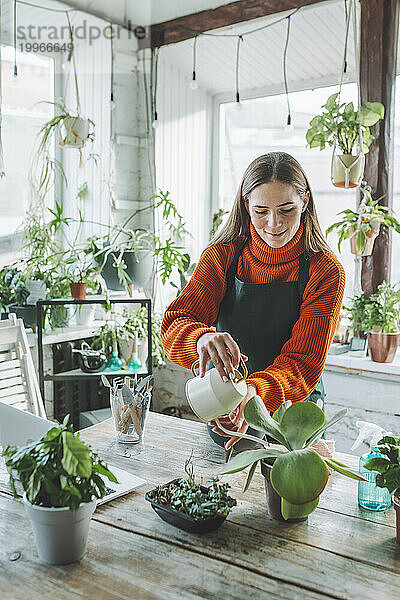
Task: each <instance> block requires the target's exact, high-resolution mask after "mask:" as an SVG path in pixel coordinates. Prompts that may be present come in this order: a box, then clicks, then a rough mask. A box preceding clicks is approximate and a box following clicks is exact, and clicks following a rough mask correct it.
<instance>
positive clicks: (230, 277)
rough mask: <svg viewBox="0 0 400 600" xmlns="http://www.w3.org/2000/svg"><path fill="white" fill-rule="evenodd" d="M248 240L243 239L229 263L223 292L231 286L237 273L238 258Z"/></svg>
mask: <svg viewBox="0 0 400 600" xmlns="http://www.w3.org/2000/svg"><path fill="white" fill-rule="evenodd" d="M248 241H249V239H248V238H247V237H246V238H245V239H244V240H243V242H242V243H241V244H240V246H239V247H238V249H237V250H236V253H235V256H234V257H233V260H232V262H231V264H230V265H229V267H228V269H227V271H226V292H225V294H226V293H227V292H228V291H229V290H230V289H231V287H232V285H233V282H234V279H235V276H236V275H237V268H238V264H239V258H240V256H241V254H242V252H243V250H244V248H245V246H246V244H247V242H248Z"/></svg>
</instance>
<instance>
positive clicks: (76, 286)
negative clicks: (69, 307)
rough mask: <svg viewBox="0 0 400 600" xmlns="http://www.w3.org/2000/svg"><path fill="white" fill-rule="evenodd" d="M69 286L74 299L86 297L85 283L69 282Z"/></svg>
mask: <svg viewBox="0 0 400 600" xmlns="http://www.w3.org/2000/svg"><path fill="white" fill-rule="evenodd" d="M69 287H70V288H71V296H72V297H73V299H74V300H84V299H85V298H86V288H87V283H70V284H69Z"/></svg>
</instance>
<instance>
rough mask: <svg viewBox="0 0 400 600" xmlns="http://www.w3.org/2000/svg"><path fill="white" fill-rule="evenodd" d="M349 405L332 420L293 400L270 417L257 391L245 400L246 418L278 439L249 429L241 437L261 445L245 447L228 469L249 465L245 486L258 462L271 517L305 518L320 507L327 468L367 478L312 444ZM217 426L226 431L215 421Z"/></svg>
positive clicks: (235, 469)
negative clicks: (323, 455)
mask: <svg viewBox="0 0 400 600" xmlns="http://www.w3.org/2000/svg"><path fill="white" fill-rule="evenodd" d="M346 412H347V411H346V409H343V410H341V411H339V412H338V413H336V414H335V415H334V416H333V417H332V418H331V419H329V420H328V421H326V420H325V415H324V413H323V411H322V410H321V409H320V408H319V407H318V406H317V405H316V404H314V402H310V401H308V400H307V401H304V402H296V403H294V404H292V403H291V402H290V401H287V402H284V403H283V404H282V405H281V406H280V407H279V408H278V410H276V411H275V412H274V414H273V415H272V416H271V415H270V413H269V412H268V410H267V409H266V407H265V405H264V403H263V401H262V400H261V398H260V397H259V396H255V397H254V398H251V399H250V400H249V402H248V403H247V404H246V407H245V411H244V417H245V420H246V422H247V423H248V424H249V425H250V426H251V427H253V428H254V429H256V430H258V431H262V432H263V433H264V434H266V435H269V436H270V437H272V438H273V439H274V440H276V441H277V442H278V444H277V445H273V446H271V445H270V444H269V443H268V442H267V441H265V440H263V439H259V438H256V437H254V436H251V435H247V434H238V436H239V437H244V438H246V439H249V440H252V441H254V442H257V444H258V448H259V446H260V444H261V446H263V448H259V449H255V450H246V451H244V452H241V453H240V454H238V455H237V456H235V457H234V458H233V459H231V460H230V461H229V463H227V464H226V465H225V467H224V470H223V472H224V473H236V472H237V471H242V470H243V469H245V468H246V467H250V470H249V473H248V476H247V479H246V483H245V486H244V491H246V490H247V489H248V487H249V485H250V482H251V480H252V477H253V475H254V472H255V469H256V467H257V463H258V462H261V471H262V474H263V475H264V477H265V489H266V494H267V502H268V510H269V514H270V516H271V517H272V518H273V519H277V520H299V519H305V518H307V517H308V515H309V514H310V513H312V512H313V511H314V510H315V509H316V507H317V506H318V502H319V496H320V494H321V493H322V492H323V490H324V488H325V486H326V484H327V482H328V477H329V471H328V467H329V468H331V469H334V470H335V471H338V472H339V473H341V474H342V475H346V476H347V477H350V478H352V479H359V480H364V478H363V477H361V476H360V475H358V474H357V473H354V472H353V471H351V470H350V469H349V468H348V467H347V466H346V465H344V464H343V463H340V462H338V461H337V460H335V459H333V458H325V457H322V456H320V455H319V454H317V452H316V451H315V450H314V449H313V448H311V446H312V445H313V444H314V443H315V442H316V441H317V440H318V439H319V438H320V437H321V435H322V434H323V432H324V431H325V430H326V429H327V428H328V427H330V426H331V425H333V424H334V423H336V422H337V421H339V419H341V418H342V417H343V416H344V415H345V414H346ZM217 423H218V426H219V427H220V428H221V429H222V430H223V431H225V432H226V433H227V434H228V435H232V432H230V431H228V430H225V429H224V428H223V427H222V426H221V425H220V423H219V421H218V420H217Z"/></svg>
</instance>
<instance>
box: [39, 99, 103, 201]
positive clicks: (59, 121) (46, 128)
mask: <svg viewBox="0 0 400 600" xmlns="http://www.w3.org/2000/svg"><path fill="white" fill-rule="evenodd" d="M46 104H51V105H53V106H54V108H55V115H54V116H53V117H52V118H51V119H50V120H49V121H47V122H46V123H45V124H44V125H43V126H42V127H41V129H40V131H39V134H38V146H37V149H36V152H35V153H34V156H33V161H32V164H31V167H30V175H29V177H30V181H31V184H32V186H33V189H34V190H35V191H36V193H37V195H38V197H40V198H42V199H44V198H45V197H46V195H47V194H48V192H49V191H50V189H51V188H52V186H53V185H54V179H55V177H57V176H58V177H60V178H61V180H62V181H63V183H65V185H67V178H66V175H65V171H64V167H63V164H62V162H61V161H60V160H58V159H57V158H55V156H54V150H53V146H54V140H55V139H56V140H57V141H58V143H59V145H60V146H61V147H65V148H78V149H79V150H81V148H83V146H84V145H85V143H86V142H87V141H93V139H94V133H93V131H94V123H93V121H92V120H91V119H85V118H83V117H81V116H80V115H78V114H76V113H74V112H73V111H71V110H70V109H68V108H67V106H66V105H65V103H64V102H63V101H62V100H58V101H56V102H46Z"/></svg>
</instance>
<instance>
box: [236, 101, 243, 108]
mask: <svg viewBox="0 0 400 600" xmlns="http://www.w3.org/2000/svg"><path fill="white" fill-rule="evenodd" d="M235 108H236V110H242V105H241V103H240V101H237V102H236V103H235Z"/></svg>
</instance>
